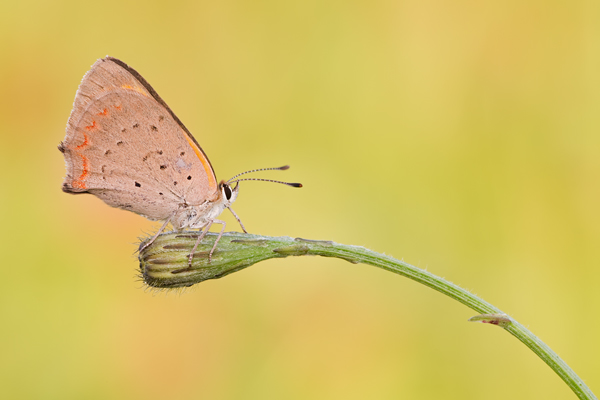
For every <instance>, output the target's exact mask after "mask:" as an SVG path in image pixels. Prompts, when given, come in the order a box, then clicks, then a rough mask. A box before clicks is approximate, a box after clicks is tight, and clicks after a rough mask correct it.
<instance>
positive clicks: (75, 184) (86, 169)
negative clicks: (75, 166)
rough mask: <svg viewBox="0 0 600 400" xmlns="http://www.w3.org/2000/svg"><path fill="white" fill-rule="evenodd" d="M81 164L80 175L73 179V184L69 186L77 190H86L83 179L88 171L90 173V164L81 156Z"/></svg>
mask: <svg viewBox="0 0 600 400" xmlns="http://www.w3.org/2000/svg"><path fill="white" fill-rule="evenodd" d="M80 156H81V162H82V164H83V165H82V166H81V169H82V171H81V175H79V178H77V179H75V180H74V181H73V183H72V184H71V186H73V187H74V188H77V189H87V186H85V182H84V180H85V178H86V177H87V175H88V173H89V171H90V163H89V161H88V159H87V157H86V156H83V155H81V154H80Z"/></svg>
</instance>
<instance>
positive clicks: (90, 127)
mask: <svg viewBox="0 0 600 400" xmlns="http://www.w3.org/2000/svg"><path fill="white" fill-rule="evenodd" d="M97 127H98V125H96V121H92V124H91V125H88V126H86V127H85V129H87V130H88V131H91V130H92V129H95V128H97Z"/></svg>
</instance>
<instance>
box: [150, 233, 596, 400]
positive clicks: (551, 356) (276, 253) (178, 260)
mask: <svg viewBox="0 0 600 400" xmlns="http://www.w3.org/2000/svg"><path fill="white" fill-rule="evenodd" d="M216 236H217V235H216V234H215V235H213V234H210V235H208V236H207V237H206V238H205V239H204V240H203V241H202V244H201V246H200V248H201V249H203V251H201V252H198V253H195V254H194V258H193V264H192V266H191V267H190V266H189V265H188V256H189V252H190V250H191V249H192V248H193V246H194V244H195V241H196V238H197V233H196V232H184V233H165V234H162V235H160V236H159V237H158V238H156V240H155V241H154V242H153V243H152V244H150V245H149V246H148V247H146V248H143V246H144V243H142V244H141V245H140V248H141V249H142V250H141V252H140V255H139V259H140V270H141V273H142V278H143V279H144V281H145V282H146V283H147V284H148V285H149V286H152V287H156V288H175V287H185V286H191V285H194V284H196V283H199V282H202V281H204V280H207V279H215V278H221V277H223V276H225V275H227V274H230V273H232V272H235V271H239V270H241V269H243V268H246V267H249V266H250V265H253V264H255V263H257V262H259V261H263V260H267V259H270V258H278V257H288V256H305V255H317V256H322V257H335V258H341V259H343V260H346V261H349V262H352V263H363V264H369V265H373V266H375V267H379V268H383V269H385V270H387V271H390V272H393V273H395V274H398V275H402V276H405V277H407V278H409V279H412V280H414V281H416V282H419V283H421V284H423V285H425V286H428V287H430V288H432V289H434V290H437V291H438V292H440V293H443V294H445V295H446V296H448V297H450V298H452V299H454V300H456V301H458V302H460V303H462V304H464V305H466V306H467V307H469V308H471V309H472V310H475V311H476V312H477V313H479V314H481V315H478V316H475V317H473V318H471V319H470V321H474V322H483V323H490V324H493V325H497V326H499V327H501V328H503V329H504V330H506V331H508V332H509V333H510V334H511V335H513V336H515V337H516V338H517V339H519V340H520V341H521V342H522V343H523V344H525V345H526V346H527V347H529V348H530V349H531V350H532V351H533V352H534V353H535V354H537V355H538V357H540V358H541V359H542V360H543V361H544V362H545V363H546V364H548V366H549V367H550V368H552V370H553V371H554V372H556V373H557V374H558V375H559V376H560V377H561V379H562V380H563V381H564V382H565V383H566V384H567V385H568V386H569V387H570V388H571V390H573V392H574V393H575V394H576V395H577V396H578V397H579V398H580V399H596V396H595V395H594V394H593V393H592V391H591V390H590V389H589V388H588V387H587V386H586V385H585V383H583V381H582V380H581V379H580V378H579V376H577V374H576V373H575V372H574V371H573V370H572V369H571V368H570V367H569V366H568V365H567V364H566V363H565V362H564V361H563V360H562V359H561V358H560V357H559V356H558V355H557V354H556V353H555V352H553V351H552V349H550V348H549V347H548V346H547V345H546V344H544V342H542V341H541V340H540V339H538V338H537V337H536V336H535V335H533V333H531V332H530V331H529V330H528V329H527V328H525V327H524V326H523V325H521V324H520V323H519V322H517V321H516V320H514V319H513V318H511V317H510V316H508V315H506V314H504V313H502V311H501V310H500V309H498V308H496V307H494V306H493V305H491V304H489V303H487V302H486V301H484V300H483V299H481V298H479V297H478V296H475V295H474V294H472V293H469V292H468V291H467V290H465V289H463V288H461V287H459V286H457V285H455V284H453V283H451V282H448V281H446V280H445V279H442V278H440V277H438V276H435V275H433V274H432V273H430V272H428V271H425V270H423V269H420V268H417V267H415V266H413V265H411V264H408V263H406V262H404V261H399V260H396V259H394V258H392V257H389V256H386V255H384V254H379V253H376V252H374V251H371V250H368V249H366V248H364V247H359V246H350V245H344V244H339V243H334V242H329V241H320V240H306V239H300V238H296V239H292V238H290V237H268V236H258V235H249V234H242V233H225V234H224V235H223V237H222V238H221V240H220V241H219V246H218V248H217V251H215V253H214V254H213V256H212V259H211V260H210V261H209V259H208V254H209V251H210V249H211V248H212V246H213V244H214V241H215V237H216Z"/></svg>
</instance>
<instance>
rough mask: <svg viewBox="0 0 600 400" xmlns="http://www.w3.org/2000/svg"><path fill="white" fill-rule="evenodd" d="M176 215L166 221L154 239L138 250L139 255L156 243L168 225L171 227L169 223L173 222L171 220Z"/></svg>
mask: <svg viewBox="0 0 600 400" xmlns="http://www.w3.org/2000/svg"><path fill="white" fill-rule="evenodd" d="M174 215H175V214H173V215H171V216H170V217H169V218H168V219H167V220H166V221H165V223H164V224H163V225H162V226H161V227H160V229H159V230H158V232H156V234H155V235H154V236H152V239H150V240H149V241H148V242H147V243H146V244H145V245H144V246H143V247H140V248H139V249H138V253H141V252H142V250H144V249H145V248H146V247H148V246H150V245H151V244H152V243H154V241H155V240H156V238H157V237H158V235H160V234H161V233H162V232H163V231H164V230H165V228H166V227H167V225H169V222H171V219H172V218H173V216H174Z"/></svg>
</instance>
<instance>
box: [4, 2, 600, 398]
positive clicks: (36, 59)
mask: <svg viewBox="0 0 600 400" xmlns="http://www.w3.org/2000/svg"><path fill="white" fill-rule="evenodd" d="M105 55H111V56H114V57H117V58H120V59H122V60H124V61H125V62H127V63H128V64H130V65H131V66H132V67H133V68H135V69H137V70H138V71H139V72H140V73H141V74H142V75H143V76H144V77H145V78H146V79H147V80H148V81H149V82H150V83H151V84H152V85H153V86H154V88H155V89H156V90H157V91H158V93H160V95H161V96H162V97H163V98H164V99H165V101H166V102H167V103H168V104H169V105H170V106H171V108H172V109H173V110H174V111H175V113H176V114H177V115H178V116H179V117H180V118H181V120H182V121H183V122H184V123H185V124H186V125H187V127H188V128H189V129H190V130H191V131H192V133H194V135H195V137H196V138H197V139H198V141H199V142H200V143H201V145H202V147H203V148H204V150H205V151H206V152H207V154H208V155H209V157H210V159H211V161H212V164H213V166H214V167H215V170H216V173H217V177H218V178H219V179H227V178H229V177H230V176H232V175H234V174H236V173H238V172H241V171H245V170H247V169H251V168H259V167H270V166H279V165H283V164H290V165H291V166H292V169H290V170H289V171H287V172H276V171H274V172H273V173H267V174H264V175H265V176H267V177H271V178H274V179H284V180H289V181H298V182H302V183H303V184H304V188H303V189H300V190H298V189H290V188H287V187H283V186H277V185H270V184H265V183H252V182H247V183H245V184H244V185H243V186H242V187H241V191H240V196H239V198H238V200H237V202H236V204H235V207H234V209H235V210H236V212H237V213H238V214H239V215H240V217H241V218H242V220H243V221H244V223H245V225H246V227H247V228H248V230H249V231H250V232H252V233H258V234H264V235H274V236H276V235H289V236H292V237H297V236H299V237H304V238H309V239H325V240H334V241H337V242H341V243H346V244H356V245H363V246H366V247H369V248H371V249H373V250H376V251H380V252H385V253H386V254H390V255H393V256H395V257H397V258H400V259H404V260H405V261H407V262H410V263H412V264H415V265H418V266H420V267H423V268H427V269H428V270H429V271H431V272H433V273H435V274H437V275H440V276H443V277H445V278H447V279H449V280H451V281H452V282H454V283H457V284H458V285H461V286H462V287H465V288H467V289H469V290H471V291H473V292H474V293H476V294H478V295H480V296H481V297H483V298H484V299H486V300H487V301H489V302H491V303H492V304H494V305H496V306H498V307H500V308H501V309H503V310H504V311H505V312H507V313H510V314H511V315H512V316H513V317H515V318H516V319H518V320H519V321H520V322H522V323H523V324H525V325H526V326H528V327H529V328H530V329H531V330H532V331H533V332H534V333H536V334H537V335H538V336H539V337H540V338H541V339H542V340H544V341H545V342H546V343H547V344H548V345H549V346H550V347H552V348H553V349H554V350H555V351H556V352H557V353H558V354H559V355H560V356H562V357H563V358H564V359H565V361H566V362H567V363H569V365H570V366H571V367H572V368H573V369H575V371H576V372H577V373H578V374H579V375H580V377H581V378H582V379H584V381H585V382H586V383H587V384H588V385H589V386H590V387H591V389H592V390H595V391H596V393H598V392H600V348H599V345H598V338H599V337H600V322H599V321H600V318H598V316H599V315H598V314H599V311H598V310H600V291H599V290H598V281H599V278H600V268H599V266H600V246H599V244H598V242H599V239H600V207H599V206H600V188H599V179H598V178H599V177H600V156H599V153H600V134H599V132H600V131H599V130H600V112H599V111H600V3H598V2H597V1H571V2H566V1H565V2H558V1H550V2H548V1H532V2H527V4H523V2H520V1H503V2H485V1H484V2H471V1H415V0H413V1H409V0H406V1H386V0H384V1H379V0H370V1H364V0H363V1H359V0H356V1H331V0H324V1H287V2H280V1H235V0H230V1H223V2H213V1H176V0H173V1H168V2H160V3H157V2H131V1H115V0H109V1H103V2H80V1H54V2H50V1H26V0H25V1H3V2H2V3H1V5H0V57H1V61H2V62H1V63H0V102H1V103H0V134H1V135H2V145H1V147H0V150H1V156H0V174H1V175H0V180H1V189H0V221H1V222H2V231H1V233H0V248H1V250H2V260H3V261H2V263H1V267H0V268H1V274H2V276H1V281H2V290H0V309H1V311H2V312H1V316H2V322H1V324H2V329H1V330H0V391H1V393H0V397H2V398H6V399H9V398H10V399H63V400H64V399H83V398H85V399H142V398H143V399H148V400H151V399H164V398H172V399H282V398H285V399H365V398H373V399H396V398H408V399H433V398H444V399H479V398H486V399H504V398H506V397H507V396H508V397H510V398H512V399H529V398H537V399H542V398H543V399H564V398H574V396H573V395H572V393H571V391H570V390H569V389H568V388H567V386H566V385H564V384H563V383H562V381H561V380H560V379H559V378H558V377H557V376H556V375H555V374H554V372H552V371H551V370H550V369H549V368H548V367H547V366H546V365H545V364H544V363H543V362H542V361H540V360H539V359H538V358H537V357H536V356H534V354H533V353H531V352H530V351H528V350H527V349H526V348H525V347H524V346H523V345H521V344H520V343H519V342H517V341H516V340H515V339H514V338H512V337H510V335H508V334H506V333H505V332H503V331H502V330H500V329H496V328H494V327H490V326H485V325H479V324H470V323H468V322H467V319H468V318H469V317H470V316H472V315H473V314H474V313H473V312H472V311H471V310H469V309H468V308H466V307H464V306H462V305H460V304H458V303H456V302H453V301H451V300H449V299H447V298H445V297H443V296H442V295H440V294H438V293H437V292H434V291H432V290H430V289H427V288H424V287H421V286H419V285H417V284H415V283H413V282H411V281H409V280H407V279H403V278H400V277H398V276H395V275H393V274H391V273H388V272H385V271H382V270H378V269H375V268H373V267H369V266H364V265H352V264H349V263H346V262H343V261H340V260H333V259H321V258H308V257H307V258H298V259H282V260H271V261H269V262H264V263H261V264H259V265H256V266H253V267H251V268H249V269H246V270H244V271H242V272H239V273H236V274H233V275H231V276H228V277H226V278H224V279H220V280H215V281H208V282H205V283H202V284H200V285H198V286H196V287H194V288H193V289H189V290H187V291H186V292H184V293H183V294H177V293H175V292H171V293H155V292H152V291H149V290H144V287H143V284H142V283H141V282H140V281H139V280H138V279H137V278H136V274H137V272H136V268H137V265H138V264H137V260H136V257H135V254H134V251H135V250H136V240H137V238H138V237H139V236H142V235H144V234H146V233H153V232H154V231H155V230H156V229H157V228H158V226H159V225H160V224H157V223H151V222H148V221H146V220H145V219H144V218H142V217H139V216H137V215H135V214H131V213H128V212H125V211H121V210H117V209H112V208H110V207H108V206H106V205H105V204H104V203H102V202H101V201H100V200H98V199H96V198H94V197H93V196H89V195H88V196H70V195H67V194H64V193H62V192H61V190H60V187H61V183H62V178H63V176H64V173H65V171H64V161H63V158H62V156H61V154H60V153H59V152H58V150H57V149H56V146H57V145H58V143H59V142H60V141H61V140H62V139H63V137H64V128H65V125H66V121H67V118H68V116H69V113H70V111H71V106H72V101H73V98H74V96H75V91H76V89H77V86H78V84H79V82H80V80H81V78H82V77H83V75H84V73H85V72H86V71H87V70H88V69H89V67H90V66H91V65H92V64H93V63H94V62H95V60H96V59H98V58H101V57H104V56H105ZM223 218H225V220H226V221H228V222H231V223H230V224H229V225H228V228H229V229H233V230H239V228H238V227H237V226H236V224H235V220H234V219H233V218H232V217H231V215H229V214H228V213H225V214H224V217H223Z"/></svg>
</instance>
